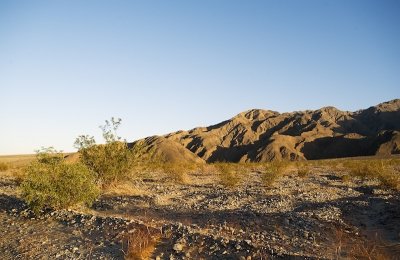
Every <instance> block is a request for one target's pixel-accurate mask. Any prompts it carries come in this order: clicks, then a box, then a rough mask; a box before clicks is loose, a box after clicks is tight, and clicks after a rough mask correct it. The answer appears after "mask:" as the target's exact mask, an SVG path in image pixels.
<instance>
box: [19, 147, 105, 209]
mask: <svg viewBox="0 0 400 260" xmlns="http://www.w3.org/2000/svg"><path fill="white" fill-rule="evenodd" d="M21 188H22V192H23V198H24V199H25V201H26V202H27V204H28V205H29V206H30V207H31V208H32V209H33V210H34V212H35V213H39V212H40V211H41V210H42V209H45V208H53V209H61V208H67V207H69V206H73V205H76V204H79V203H85V204H91V203H92V202H93V201H94V200H95V199H96V198H97V196H98V194H99V190H98V188H97V186H96V185H95V182H94V176H93V174H92V173H91V172H90V171H89V169H88V168H86V167H85V166H84V165H82V164H80V163H75V164H67V163H65V161H64V159H63V155H62V154H61V153H60V152H58V151H56V150H54V149H53V148H47V149H42V150H41V151H39V152H38V155H37V160H36V161H34V162H32V163H31V164H30V165H29V166H28V167H27V168H26V177H25V179H24V181H23V182H22V184H21Z"/></svg>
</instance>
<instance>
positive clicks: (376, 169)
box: [344, 159, 400, 190]
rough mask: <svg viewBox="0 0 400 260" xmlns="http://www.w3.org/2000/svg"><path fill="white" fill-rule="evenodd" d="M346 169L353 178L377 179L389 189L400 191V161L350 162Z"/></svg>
mask: <svg viewBox="0 0 400 260" xmlns="http://www.w3.org/2000/svg"><path fill="white" fill-rule="evenodd" d="M344 168H345V169H346V170H347V172H348V174H349V175H350V176H352V177H358V178H361V179H375V180H378V181H380V183H381V184H382V185H383V186H385V187H387V188H390V189H395V190H400V171H399V161H398V160H388V159H386V160H385V159H381V160H348V161H346V162H344Z"/></svg>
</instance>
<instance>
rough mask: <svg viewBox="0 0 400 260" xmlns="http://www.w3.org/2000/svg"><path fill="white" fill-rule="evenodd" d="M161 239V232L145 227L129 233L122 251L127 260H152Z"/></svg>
mask: <svg viewBox="0 0 400 260" xmlns="http://www.w3.org/2000/svg"><path fill="white" fill-rule="evenodd" d="M160 238H161V234H160V233H159V231H158V232H157V231H156V230H154V229H149V228H147V227H144V226H141V227H139V228H136V229H133V230H130V231H128V234H127V235H126V236H125V239H124V242H125V243H124V245H123V249H122V251H123V252H124V255H125V259H127V260H128V259H129V260H142V259H150V258H151V255H152V254H153V252H154V250H155V247H156V245H157V243H158V241H159V240H160Z"/></svg>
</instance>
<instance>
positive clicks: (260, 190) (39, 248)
mask: <svg viewBox="0 0 400 260" xmlns="http://www.w3.org/2000/svg"><path fill="white" fill-rule="evenodd" d="M340 176H341V175H340V173H335V172H334V171H329V170H327V169H326V168H318V167H315V168H313V169H312V173H310V174H309V175H307V176H306V177H302V178H301V177H299V176H297V174H295V173H293V174H286V175H284V176H282V177H281V178H280V179H279V180H278V181H276V182H275V183H274V184H273V185H272V186H271V187H265V186H264V185H263V184H262V182H261V174H260V173H257V172H253V173H249V174H245V176H244V178H243V179H242V182H241V183H239V185H237V186H235V187H233V188H227V187H224V186H222V185H220V184H218V183H219V181H218V180H219V179H218V177H217V176H215V175H213V174H208V175H207V174H197V175H196V174H193V175H190V176H189V180H190V183H188V184H176V183H174V182H172V181H169V180H168V178H167V177H166V176H162V175H158V174H147V175H146V176H145V177H141V178H138V179H136V180H134V181H132V182H131V183H130V185H131V186H132V187H133V188H134V190H133V189H132V190H131V192H125V193H124V194H115V193H114V194H113V193H109V194H105V195H103V196H102V197H101V198H100V199H99V200H98V201H96V202H95V204H94V205H93V207H92V208H90V209H81V210H79V209H74V210H61V211H53V212H51V211H49V212H47V213H46V214H44V215H42V216H40V217H36V216H34V215H33V214H32V213H31V212H30V210H29V209H28V208H27V207H26V205H25V204H24V203H23V202H22V201H21V199H20V196H19V193H18V184H17V182H16V181H15V180H14V179H13V178H12V177H10V176H7V175H4V176H3V175H1V173H0V234H2V236H1V238H0V255H1V258H2V259H123V258H124V255H125V252H126V247H127V242H126V241H127V237H129V236H130V234H134V232H135V230H143V229H144V228H145V229H146V230H148V232H149V233H151V234H153V235H154V234H158V235H157V237H159V240H158V242H157V243H156V244H155V245H154V250H152V252H151V254H150V256H149V258H151V259H267V258H268V259H347V258H348V259H350V258H353V259H354V258H361V257H371V259H375V258H376V257H378V255H377V254H378V253H377V252H379V253H380V255H382V256H384V257H385V258H383V259H400V257H399V256H400V194H399V193H398V192H394V191H391V190H385V189H382V188H381V187H379V186H378V185H377V184H378V183H376V182H374V181H362V180H351V181H349V182H343V181H342V180H341V178H340Z"/></svg>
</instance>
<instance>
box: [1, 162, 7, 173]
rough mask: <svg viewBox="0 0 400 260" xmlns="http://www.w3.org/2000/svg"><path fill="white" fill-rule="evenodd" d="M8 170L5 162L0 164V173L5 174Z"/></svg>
mask: <svg viewBox="0 0 400 260" xmlns="http://www.w3.org/2000/svg"><path fill="white" fill-rule="evenodd" d="M8 168H9V166H8V164H7V163H5V162H0V172H5V171H7V170H8Z"/></svg>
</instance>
